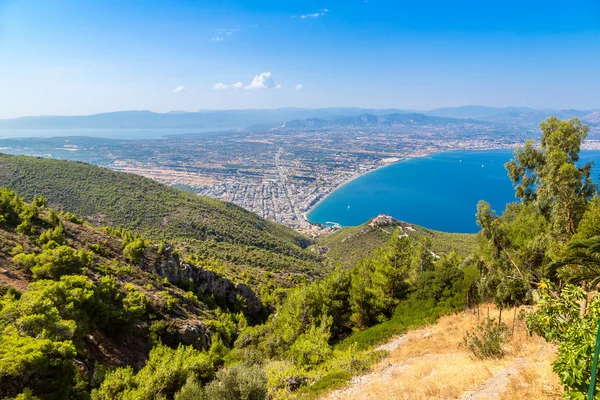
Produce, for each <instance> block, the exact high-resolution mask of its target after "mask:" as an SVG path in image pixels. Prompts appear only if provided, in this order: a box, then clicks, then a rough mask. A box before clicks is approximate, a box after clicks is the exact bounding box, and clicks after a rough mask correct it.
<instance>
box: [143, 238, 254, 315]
mask: <svg viewBox="0 0 600 400" xmlns="http://www.w3.org/2000/svg"><path fill="white" fill-rule="evenodd" d="M141 268H142V269H144V270H145V271H148V272H153V273H155V274H157V275H160V276H162V277H163V278H166V279H167V280H168V281H169V282H170V283H171V284H173V285H177V286H181V285H182V284H189V285H192V286H194V287H195V288H196V289H197V290H198V291H199V292H200V294H201V295H204V296H210V295H212V296H213V298H214V299H215V302H216V303H217V304H219V305H220V306H225V307H229V308H233V307H238V308H240V309H241V310H242V312H243V313H244V315H245V316H246V318H248V319H249V320H256V319H257V318H259V314H260V313H261V311H262V309H263V304H262V301H261V300H260V299H259V298H258V296H256V294H255V293H254V292H253V291H252V289H250V288H249V287H248V286H247V285H245V284H243V283H238V284H234V283H232V282H231V281H230V280H229V279H227V278H225V277H222V276H220V275H218V274H217V273H215V272H213V271H208V270H206V269H204V268H202V267H201V266H196V265H193V264H189V263H186V262H180V261H179V259H178V258H176V257H174V256H173V254H172V249H170V248H167V249H166V250H165V253H164V255H163V257H161V260H160V261H158V262H155V263H152V265H150V264H148V263H142V265H141ZM238 296H239V297H238ZM240 300H241V301H240Z"/></svg>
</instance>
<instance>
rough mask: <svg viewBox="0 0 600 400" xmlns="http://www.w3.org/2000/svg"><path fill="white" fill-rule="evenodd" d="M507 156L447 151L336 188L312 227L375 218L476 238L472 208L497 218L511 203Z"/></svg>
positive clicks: (590, 156) (596, 155)
mask: <svg viewBox="0 0 600 400" xmlns="http://www.w3.org/2000/svg"><path fill="white" fill-rule="evenodd" d="M511 158H512V150H482V151H475V150H471V151H449V152H445V153H438V154H434V155H431V156H427V157H420V158H414V159H411V160H407V161H402V162H399V163H396V164H392V165H389V166H387V167H385V168H381V169H378V170H376V171H373V172H371V173H369V174H366V175H364V176H361V177H359V178H357V179H355V180H353V181H351V182H349V183H348V184H346V185H344V186H342V187H340V188H339V189H337V190H336V191H335V192H333V193H332V194H331V195H330V196H329V197H327V198H326V199H325V200H323V201H322V202H321V203H320V204H319V205H317V207H315V208H314V209H313V210H312V211H311V212H310V213H309V214H308V219H309V220H310V221H311V222H316V223H321V224H325V223H327V222H336V223H338V224H340V225H342V226H354V225H360V224H362V223H364V222H366V221H368V220H369V219H370V218H373V217H374V216H376V215H378V214H388V215H391V216H392V217H394V218H396V219H400V220H403V221H407V222H410V223H413V224H417V225H422V226H425V227H427V228H431V229H436V230H441V231H446V232H460V233H473V232H477V231H478V230H479V229H478V226H477V224H476V223H475V212H476V207H477V202H478V201H479V200H486V201H488V202H490V204H491V205H492V208H493V209H495V210H496V211H497V212H498V214H500V213H502V211H503V210H504V207H505V205H506V204H507V203H510V202H513V201H516V199H515V196H514V189H513V186H512V184H511V182H510V180H509V178H508V175H507V173H506V169H505V168H504V163H505V162H507V161H508V160H510V159H511ZM581 161H582V162H589V161H595V164H596V166H595V167H594V169H593V170H592V174H593V177H594V182H596V183H597V182H598V176H599V174H600V168H599V167H600V151H584V152H582V154H581Z"/></svg>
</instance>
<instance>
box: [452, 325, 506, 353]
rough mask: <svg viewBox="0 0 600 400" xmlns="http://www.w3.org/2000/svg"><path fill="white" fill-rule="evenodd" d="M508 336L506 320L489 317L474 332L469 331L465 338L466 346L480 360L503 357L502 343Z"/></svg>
mask: <svg viewBox="0 0 600 400" xmlns="http://www.w3.org/2000/svg"><path fill="white" fill-rule="evenodd" d="M507 336H508V326H507V325H506V324H505V323H504V322H499V321H496V320H494V319H492V318H487V319H486V320H485V321H484V322H482V323H480V324H479V325H477V327H476V328H475V329H474V330H473V331H472V332H469V331H468V332H467V333H466V334H465V336H464V338H463V341H464V344H465V346H466V347H467V348H468V349H469V350H471V352H472V353H473V355H474V356H475V357H477V358H479V359H480V360H483V359H485V358H502V357H504V349H503V348H502V345H503V344H504V342H505V341H506V338H507Z"/></svg>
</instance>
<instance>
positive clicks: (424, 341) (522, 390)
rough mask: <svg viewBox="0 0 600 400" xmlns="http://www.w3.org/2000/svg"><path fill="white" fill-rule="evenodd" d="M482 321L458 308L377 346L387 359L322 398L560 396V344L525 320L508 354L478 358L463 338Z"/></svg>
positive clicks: (467, 399) (469, 399) (510, 399)
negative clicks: (556, 360) (556, 366)
mask: <svg viewBox="0 0 600 400" xmlns="http://www.w3.org/2000/svg"><path fill="white" fill-rule="evenodd" d="M490 316H492V317H493V316H494V311H493V310H492V312H491V313H490ZM511 316H512V315H511ZM478 322H479V321H478V319H477V316H476V315H472V314H467V313H465V314H456V315H453V316H448V317H443V318H442V319H440V321H439V322H438V323H437V324H435V325H431V326H428V327H426V328H423V329H417V330H413V331H410V332H407V333H406V334H404V335H401V336H397V337H395V338H392V339H391V340H390V341H389V342H387V343H385V344H384V345H382V346H380V347H378V348H377V349H376V350H384V351H387V352H389V355H388V356H387V357H386V358H385V359H383V360H382V361H381V362H379V363H378V364H377V365H375V366H374V367H373V368H372V369H371V371H370V372H369V373H367V374H364V375H361V376H356V377H354V378H353V379H352V380H351V381H350V382H349V384H348V385H347V386H346V387H344V388H340V389H338V390H334V391H332V392H330V393H329V394H327V395H326V396H324V398H323V399H324V400H342V399H343V400H358V399H360V400H363V399H365V400H369V399H373V400H388V399H389V400H391V399H406V400H409V399H410V400H416V399H456V400H460V399H463V400H475V399H503V400H516V399H523V398H528V399H535V400H538V399H554V398H558V397H559V396H560V385H558V382H557V379H556V375H555V374H554V373H553V372H552V360H553V357H554V354H555V353H554V351H555V350H554V348H553V347H552V346H551V345H549V344H547V343H546V342H545V341H544V340H543V339H541V338H537V337H530V336H529V335H528V334H527V332H526V329H525V326H524V325H523V324H522V321H520V322H517V329H516V331H515V335H514V336H513V337H512V338H511V340H510V341H509V342H508V343H507V344H506V356H505V357H504V358H503V359H500V360H478V359H475V358H474V357H473V355H472V354H471V353H470V351H469V350H468V349H466V348H465V346H464V345H463V344H462V343H463V339H462V338H463V337H464V334H465V332H466V331H467V330H472V329H473V328H474V327H475V326H476V325H477V324H478ZM506 322H507V323H509V324H510V323H511V322H512V321H508V320H507V321H506ZM557 394H558V396H557Z"/></svg>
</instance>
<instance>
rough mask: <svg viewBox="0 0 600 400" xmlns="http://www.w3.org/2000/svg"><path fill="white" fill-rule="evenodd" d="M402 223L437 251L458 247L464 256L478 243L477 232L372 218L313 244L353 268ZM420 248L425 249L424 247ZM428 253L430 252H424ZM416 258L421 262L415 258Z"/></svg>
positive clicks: (411, 235)
mask: <svg viewBox="0 0 600 400" xmlns="http://www.w3.org/2000/svg"><path fill="white" fill-rule="evenodd" d="M398 227H400V228H401V229H402V230H403V232H404V233H405V234H407V235H408V236H409V237H410V238H411V239H412V240H413V241H415V242H418V243H421V244H423V245H424V246H425V247H426V248H427V249H428V250H430V251H432V252H434V253H436V254H438V255H439V254H445V253H449V252H451V251H455V252H456V253H458V254H459V255H461V256H462V257H466V256H468V255H469V254H470V253H471V252H472V251H473V250H474V249H476V247H477V240H476V235H474V234H460V233H447V232H440V231H434V230H431V229H427V228H424V227H421V226H418V225H408V224H406V223H404V222H394V223H391V224H388V225H384V226H376V227H372V226H370V225H369V222H367V223H365V224H363V225H360V226H349V227H344V228H342V229H339V230H337V231H335V232H334V233H332V234H331V235H326V236H323V237H322V238H320V239H319V240H318V242H317V243H316V244H315V245H313V246H312V247H313V249H315V250H316V251H323V252H325V257H326V258H328V259H330V260H331V261H332V262H333V263H334V264H336V265H337V264H338V263H340V264H341V265H342V266H343V267H344V268H352V267H354V266H355V265H356V264H358V262H359V261H360V260H362V259H364V258H370V257H372V256H373V255H374V254H375V253H376V251H377V249H378V248H380V247H381V246H383V245H384V244H385V243H386V242H387V241H389V240H390V239H391V238H392V236H393V235H394V233H395V232H396V230H397V229H398ZM421 250H425V248H424V247H421ZM423 255H424V256H425V257H428V256H431V253H430V252H423ZM415 262H418V261H417V260H415Z"/></svg>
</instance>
